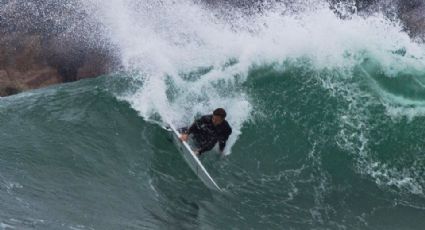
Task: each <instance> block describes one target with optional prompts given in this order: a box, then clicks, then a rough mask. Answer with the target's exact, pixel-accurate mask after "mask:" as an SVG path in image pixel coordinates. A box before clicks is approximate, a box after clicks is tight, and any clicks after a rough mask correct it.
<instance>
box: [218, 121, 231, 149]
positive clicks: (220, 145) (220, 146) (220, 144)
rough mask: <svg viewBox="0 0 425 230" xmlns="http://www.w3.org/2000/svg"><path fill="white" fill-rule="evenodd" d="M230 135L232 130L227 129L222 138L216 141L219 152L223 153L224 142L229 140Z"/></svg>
mask: <svg viewBox="0 0 425 230" xmlns="http://www.w3.org/2000/svg"><path fill="white" fill-rule="evenodd" d="M230 134H232V128H230V127H229V128H228V130H227V132H226V134H225V135H224V136H223V137H222V138H219V139H218V146H219V149H220V152H223V150H224V148H225V147H226V141H227V139H229V136H230Z"/></svg>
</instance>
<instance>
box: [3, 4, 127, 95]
mask: <svg viewBox="0 0 425 230" xmlns="http://www.w3.org/2000/svg"><path fill="white" fill-rule="evenodd" d="M92 23H93V22H92V21H90V19H89V18H88V17H87V14H85V12H84V11H83V10H81V8H78V4H76V3H75V2H74V3H73V2H72V1H71V2H69V1H68V4H65V3H63V1H60V0H55V1H52V0H50V1H48V0H38V1H34V0H29V1H14V0H10V1H5V2H1V1H0V33H1V34H2V35H1V36H0V96H7V95H11V94H15V93H18V92H21V91H24V90H28V89H35V88H40V87H44V86H47V85H52V84H57V83H62V82H71V81H76V80H79V79H83V78H89V77H96V76H99V75H102V74H106V73H109V72H111V71H113V70H115V69H116V68H117V66H119V60H118V58H116V56H115V55H114V52H113V50H112V48H111V45H108V44H105V43H104V42H103V43H102V42H101V41H99V40H100V39H99V40H96V39H97V38H96V32H97V31H93V28H96V26H95V25H93V24H92Z"/></svg>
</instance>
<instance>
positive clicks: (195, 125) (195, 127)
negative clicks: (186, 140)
mask: <svg viewBox="0 0 425 230" xmlns="http://www.w3.org/2000/svg"><path fill="white" fill-rule="evenodd" d="M201 124H202V118H199V119H198V120H195V122H193V124H192V125H191V126H190V127H189V129H188V130H187V131H186V134H191V133H196V131H198V130H199V127H200V126H201Z"/></svg>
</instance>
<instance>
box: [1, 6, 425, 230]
mask: <svg viewBox="0 0 425 230" xmlns="http://www.w3.org/2000/svg"><path fill="white" fill-rule="evenodd" d="M88 2H89V3H90V4H93V5H91V6H90V4H89V6H87V7H88V8H89V9H91V8H90V7H93V6H98V5H96V4H98V3H97V2H96V1H88ZM99 4H100V3H99ZM105 4H106V3H105ZM170 5H171V6H170ZM111 6H113V8H111ZM170 7H171V8H170ZM110 9H114V11H113V12H111V10H110ZM146 9H149V10H146ZM171 9H172V10H171ZM207 12H209V11H208V10H206V9H204V8H203V7H200V6H199V5H197V4H195V3H192V2H186V1H183V3H170V2H168V1H164V2H163V3H162V5H161V4H155V3H149V4H145V3H141V2H138V1H126V2H125V4H124V3H121V2H119V1H111V2H110V3H107V4H106V5H105V6H104V7H101V6H99V8H98V9H96V10H95V11H94V12H93V17H94V18H95V19H96V20H98V21H99V22H101V23H103V26H104V29H105V30H107V32H108V33H105V35H104V37H103V38H102V39H108V41H109V42H112V43H114V44H115V45H116V46H117V49H118V50H119V53H120V55H121V57H122V62H123V65H124V67H125V71H123V72H121V73H115V74H110V75H107V76H99V77H98V78H94V79H89V80H82V81H79V82H75V83H68V84H63V85H57V86H51V87H48V88H44V89H39V90H33V91H28V92H24V93H21V94H18V95H14V96H11V97H7V98H0V130H1V131H0V229H422V228H423V226H424V224H425V219H424V218H423V216H424V213H425V212H424V210H425V195H424V189H425V180H424V176H425V175H424V174H425V157H424V156H425V155H424V154H425V149H424V143H423V140H424V139H425V131H424V129H423V127H425V116H424V115H425V80H424V79H425V78H424V77H425V68H424V66H425V61H424V60H425V59H424V57H425V55H424V54H425V48H424V46H423V45H422V44H419V43H415V42H413V41H412V40H411V39H410V38H409V37H408V36H407V35H406V33H405V32H403V31H402V29H401V27H400V26H399V25H398V24H397V23H394V22H393V21H389V20H387V19H386V18H385V17H384V16H382V15H374V16H370V17H353V18H351V19H349V20H341V19H339V18H338V17H336V16H335V15H334V14H333V12H332V11H330V10H328V9H327V8H326V7H325V8H320V7H318V8H315V9H309V10H306V11H305V12H302V13H299V14H297V15H295V16H294V15H285V14H283V15H281V14H278V13H276V12H269V13H268V14H262V15H257V16H252V17H251V18H248V19H249V20H251V21H250V23H245V22H244V20H246V18H243V20H242V19H241V18H238V17H235V18H232V19H231V20H230V19H228V18H226V17H224V18H225V19H223V18H221V17H218V18H216V16H214V15H209V14H208V13H207ZM158 13H161V14H158ZM152 15H154V16H155V17H154V16H152ZM158 15H159V16H158ZM194 19H197V20H194ZM227 20H230V21H227ZM145 25H146V26H145ZM141 35H144V36H141ZM329 35H332V36H329ZM215 107H224V108H225V109H226V110H227V111H228V114H229V116H228V121H229V123H230V124H231V125H232V127H233V130H234V132H233V134H232V136H231V137H230V139H229V143H228V145H227V148H226V151H225V152H226V157H224V158H220V157H219V156H218V155H217V154H216V153H214V152H210V153H208V154H205V156H203V157H202V159H201V161H202V162H203V163H204V165H205V167H206V168H207V169H208V171H209V172H210V174H211V175H212V177H213V178H214V179H215V180H216V181H217V183H218V184H219V185H220V187H222V188H223V189H224V192H222V193H217V192H213V191H210V190H209V189H207V188H206V187H205V186H204V184H203V183H202V182H201V181H200V180H199V179H198V178H197V177H196V176H195V175H194V174H193V172H192V171H191V170H190V168H189V167H188V165H187V164H186V162H185V161H184V160H183V158H182V157H181V155H180V153H179V152H178V150H177V149H176V147H175V146H174V145H173V144H172V143H171V142H170V139H169V136H168V133H167V131H165V130H163V129H162V128H161V126H160V124H162V123H163V122H173V123H175V124H176V125H186V124H189V123H190V122H191V121H192V119H193V117H194V116H196V115H199V114H206V113H210V112H211V111H212V109H214V108H215Z"/></svg>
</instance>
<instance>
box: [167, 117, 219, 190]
mask: <svg viewBox="0 0 425 230" xmlns="http://www.w3.org/2000/svg"><path fill="white" fill-rule="evenodd" d="M169 127H170V129H169V131H170V132H172V136H173V141H174V143H175V144H176V146H177V148H178V149H179V151H180V152H181V154H182V155H183V158H184V159H185V160H186V162H187V163H188V164H189V166H190V168H191V169H192V171H193V172H194V173H195V174H196V176H198V178H199V179H200V180H201V181H202V182H203V183H204V184H205V185H206V186H207V187H208V188H210V189H213V190H217V191H220V192H221V191H222V190H221V188H220V187H219V186H218V185H217V183H215V181H214V179H213V178H212V177H211V176H210V174H209V173H208V172H207V170H206V169H205V167H204V166H203V165H202V163H201V161H199V159H198V157H197V156H196V154H195V153H194V152H193V151H192V149H191V148H190V146H189V144H188V143H187V142H186V141H181V140H180V139H179V137H180V135H181V134H180V133H179V132H178V131H177V129H176V128H175V127H174V126H173V125H171V124H170V125H169Z"/></svg>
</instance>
